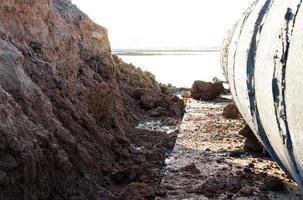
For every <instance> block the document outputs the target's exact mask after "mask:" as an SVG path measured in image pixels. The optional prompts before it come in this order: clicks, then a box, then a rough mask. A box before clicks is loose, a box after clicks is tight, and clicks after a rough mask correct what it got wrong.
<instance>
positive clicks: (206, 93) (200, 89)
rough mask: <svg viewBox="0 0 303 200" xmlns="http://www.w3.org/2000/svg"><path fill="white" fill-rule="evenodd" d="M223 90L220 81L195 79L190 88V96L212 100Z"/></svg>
mask: <svg viewBox="0 0 303 200" xmlns="http://www.w3.org/2000/svg"><path fill="white" fill-rule="evenodd" d="M223 91H224V87H223V83H222V82H214V83H211V82H205V81H195V82H194V84H193V85H192V88H191V97H192V98H194V99H196V100H205V101H208V100H213V99H216V98H217V97H219V96H220V95H221V94H222V93H223Z"/></svg>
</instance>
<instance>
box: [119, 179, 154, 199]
mask: <svg viewBox="0 0 303 200" xmlns="http://www.w3.org/2000/svg"><path fill="white" fill-rule="evenodd" d="M154 198H155V192H154V190H153V188H152V187H150V186H149V185H147V184H146V183H138V182H135V183H131V184H129V185H127V186H126V187H125V188H124V191H123V192H122V193H121V195H120V199H121V200H153V199H154Z"/></svg>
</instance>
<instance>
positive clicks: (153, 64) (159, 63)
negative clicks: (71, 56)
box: [113, 50, 224, 87]
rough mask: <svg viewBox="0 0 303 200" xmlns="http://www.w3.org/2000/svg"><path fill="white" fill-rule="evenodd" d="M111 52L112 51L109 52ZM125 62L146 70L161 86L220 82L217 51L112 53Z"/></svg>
mask: <svg viewBox="0 0 303 200" xmlns="http://www.w3.org/2000/svg"><path fill="white" fill-rule="evenodd" d="M113 53H115V52H113ZM116 53H117V54H118V55H119V57H121V58H122V59H123V60H124V61H125V62H127V63H132V64H134V65H135V66H137V67H140V68H142V69H143V70H147V71H150V72H151V73H153V74H154V75H155V76H156V79H157V81H159V82H161V83H166V84H167V83H171V84H172V85H174V86H178V87H191V85H192V83H193V82H194V81H195V80H204V81H210V80H212V78H213V77H218V78H219V79H222V80H223V79H224V76H223V74H222V70H221V67H220V52H219V51H213V50H211V51H198V50H194V51H159V52H156V51H152V52H150V51H144V52H143V51H140V52H139V51H136V52H129V51H126V52H125V51H124V52H116Z"/></svg>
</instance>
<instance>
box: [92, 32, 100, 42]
mask: <svg viewBox="0 0 303 200" xmlns="http://www.w3.org/2000/svg"><path fill="white" fill-rule="evenodd" d="M92 37H93V38H94V39H96V40H101V39H102V34H101V33H99V32H96V31H94V32H92Z"/></svg>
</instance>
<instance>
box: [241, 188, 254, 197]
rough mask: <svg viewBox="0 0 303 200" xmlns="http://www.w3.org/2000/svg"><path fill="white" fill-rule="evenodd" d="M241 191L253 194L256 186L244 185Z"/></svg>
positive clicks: (246, 194) (249, 194) (244, 193)
mask: <svg viewBox="0 0 303 200" xmlns="http://www.w3.org/2000/svg"><path fill="white" fill-rule="evenodd" d="M239 192H240V194H243V195H245V196H251V195H253V193H254V188H252V187H249V186H244V187H242V188H241V190H240V191H239Z"/></svg>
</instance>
